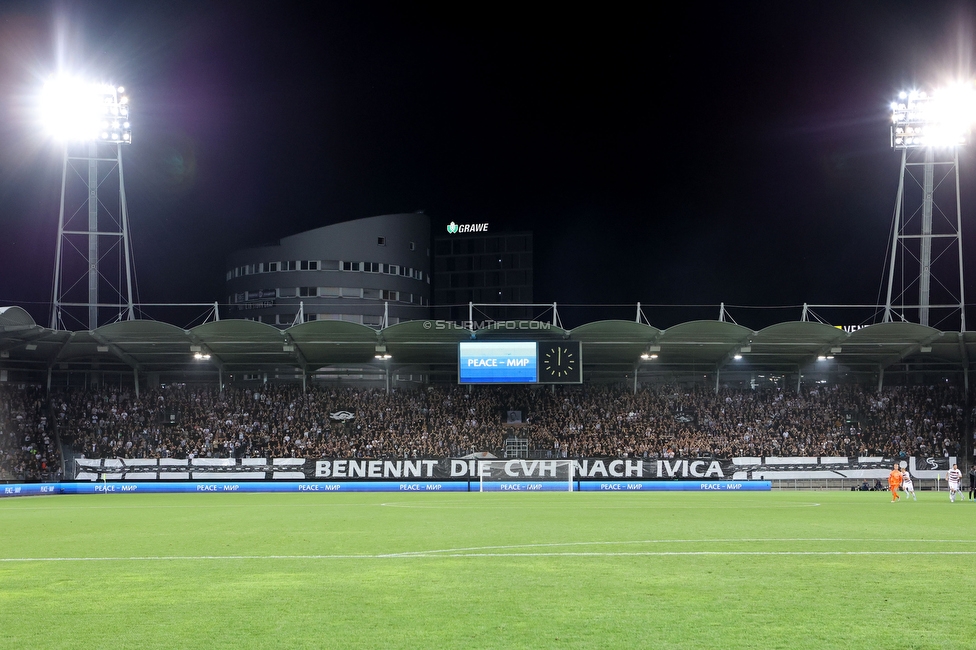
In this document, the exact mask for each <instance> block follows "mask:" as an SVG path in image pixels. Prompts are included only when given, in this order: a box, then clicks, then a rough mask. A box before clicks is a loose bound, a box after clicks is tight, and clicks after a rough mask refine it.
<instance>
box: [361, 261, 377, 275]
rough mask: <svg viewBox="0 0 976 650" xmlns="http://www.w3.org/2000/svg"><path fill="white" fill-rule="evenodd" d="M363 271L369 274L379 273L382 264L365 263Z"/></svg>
mask: <svg viewBox="0 0 976 650" xmlns="http://www.w3.org/2000/svg"><path fill="white" fill-rule="evenodd" d="M363 270H364V271H366V272H367V273H379V272H380V263H379V262H363Z"/></svg>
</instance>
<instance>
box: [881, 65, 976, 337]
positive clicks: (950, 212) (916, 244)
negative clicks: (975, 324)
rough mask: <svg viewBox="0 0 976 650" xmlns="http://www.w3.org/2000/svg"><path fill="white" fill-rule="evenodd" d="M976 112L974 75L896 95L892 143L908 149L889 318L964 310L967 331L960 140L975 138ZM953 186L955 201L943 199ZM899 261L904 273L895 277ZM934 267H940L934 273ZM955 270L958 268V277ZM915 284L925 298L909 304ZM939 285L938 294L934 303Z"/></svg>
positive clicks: (925, 318) (925, 317)
mask: <svg viewBox="0 0 976 650" xmlns="http://www.w3.org/2000/svg"><path fill="white" fill-rule="evenodd" d="M974 120H976V88H974V86H973V84H972V83H967V84H956V85H953V86H949V87H946V88H941V89H939V90H936V91H934V92H932V93H931V94H929V93H926V92H924V91H919V90H912V91H905V92H902V93H900V94H899V96H898V99H896V100H895V101H893V102H892V103H891V146H892V147H893V148H894V149H895V150H896V151H901V175H900V178H899V181H898V195H897V198H896V201H895V223H894V228H893V229H892V240H891V254H890V256H889V259H888V263H889V265H890V266H889V269H888V294H887V299H886V301H885V312H884V322H890V321H892V320H894V319H895V314H894V310H895V309H899V310H900V312H901V313H900V314H899V317H900V318H901V319H905V310H906V309H907V310H917V313H918V322H919V323H920V324H921V325H929V324H930V323H929V321H930V315H931V314H930V311H931V310H936V309H939V310H942V311H943V312H946V311H947V310H948V311H956V310H958V312H959V319H960V331H965V330H966V309H965V306H966V299H965V298H966V295H965V285H964V282H963V258H962V212H961V202H960V196H959V192H960V188H959V147H960V146H962V145H964V144H967V143H968V142H969V140H970V137H971V134H972V126H973V122H974ZM906 185H907V188H906ZM951 189H954V190H955V191H954V195H955V196H954V198H955V201H954V202H950V201H947V200H943V201H942V203H939V202H938V201H937V200H936V194H937V191H938V196H939V197H940V198H941V197H948V195H949V194H950V192H949V190H951ZM906 206H908V208H910V209H906ZM933 245H934V246H935V250H934V251H933ZM899 261H900V268H901V277H900V278H899V279H898V280H897V281H896V277H895V270H896V267H898V266H899V264H898V262H899ZM933 267H936V268H937V269H938V270H939V274H938V275H934V274H933ZM954 271H958V284H957V282H956V279H955V277H954V276H955V272H954ZM933 280H934V281H935V286H934V287H933ZM915 285H917V288H918V304H906V297H907V295H908V292H909V291H911V290H913V287H915ZM896 287H897V288H896ZM933 291H934V292H935V294H936V296H937V298H938V300H937V301H936V302H935V303H933V301H932V296H933ZM893 303H894V304H893Z"/></svg>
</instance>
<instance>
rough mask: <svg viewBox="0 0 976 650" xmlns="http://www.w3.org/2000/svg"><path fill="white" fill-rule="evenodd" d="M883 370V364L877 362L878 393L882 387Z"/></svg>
mask: <svg viewBox="0 0 976 650" xmlns="http://www.w3.org/2000/svg"><path fill="white" fill-rule="evenodd" d="M884 370H885V369H884V366H883V365H881V364H880V363H879V364H878V392H879V393H880V392H881V389H882V388H884Z"/></svg>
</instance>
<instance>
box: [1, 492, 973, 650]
mask: <svg viewBox="0 0 976 650" xmlns="http://www.w3.org/2000/svg"><path fill="white" fill-rule="evenodd" d="M974 590H976V503H974V502H970V501H966V500H964V499H963V500H961V501H957V503H955V504H950V503H949V499H948V496H947V494H946V493H945V492H942V493H934V492H927V493H923V494H920V495H919V497H918V501H917V502H913V501H909V502H904V500H903V501H902V502H900V503H895V504H892V503H889V497H888V495H887V493H877V492H771V493H770V492H767V493H718V494H714V493H706V494H702V493H663V492H656V493H649V492H645V493H613V494H610V493H572V494H568V493H535V494H526V493H518V494H513V493H504V494H499V493H492V494H478V493H471V494H467V493H464V494H450V493H443V494H430V493H422V494H399V493H393V494H334V493H333V494H311V493H305V494H188V495H181V494H171V495H132V494H124V495H123V494H110V495H95V496H52V497H32V498H12V499H2V500H0V647H2V648H18V649H19V648H85V649H91V648H107V647H112V648H139V649H142V648H206V649H208V650H210V649H214V648H888V647H897V648H899V649H909V648H939V649H940V650H947V649H950V648H973V647H976V626H974V624H973V613H972V610H971V604H970V603H969V597H970V594H972V593H973V592H974Z"/></svg>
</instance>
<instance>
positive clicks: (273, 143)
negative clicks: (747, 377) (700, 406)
mask: <svg viewBox="0 0 976 650" xmlns="http://www.w3.org/2000/svg"><path fill="white" fill-rule="evenodd" d="M675 4H679V3H675ZM680 4H681V7H683V8H681V7H673V6H668V7H667V9H664V8H663V7H665V5H660V6H659V8H657V9H651V8H649V7H650V4H646V5H644V8H636V7H635V3H627V4H626V5H624V4H613V3H593V4H591V5H578V4H571V3H559V4H556V3H554V4H551V5H546V6H545V7H544V8H543V7H541V6H535V7H534V8H526V7H527V6H530V5H529V3H516V4H502V3H453V4H450V5H446V6H441V5H440V4H433V3H411V2H343V3H329V2H322V3H314V4H313V3H300V4H293V3H289V2H278V3H269V2H260V3H257V2H256V3H246V2H187V3H182V2H139V1H129V2H100V3H79V2H71V3H61V4H46V3H42V2H9V1H8V2H5V3H3V4H0V111H2V112H3V115H4V120H3V121H2V124H0V305H3V304H17V305H21V306H24V307H25V308H27V309H28V310H29V311H30V312H31V313H32V315H33V316H34V318H35V319H36V320H37V321H38V322H39V323H42V324H46V323H47V322H48V319H49V316H48V313H49V311H48V310H49V304H50V300H51V284H52V274H53V266H54V256H55V243H56V241H55V240H56V233H57V214H58V200H59V197H60V194H59V192H60V174H61V160H60V149H59V148H58V146H57V145H55V144H53V143H50V142H45V141H44V140H43V139H42V138H40V137H39V136H38V135H37V129H36V126H35V125H34V124H32V122H31V118H30V116H29V115H28V113H27V111H26V110H25V107H27V106H29V100H30V97H31V95H32V93H34V92H36V90H37V89H38V88H39V87H40V85H41V83H42V82H43V79H44V78H46V77H47V76H48V75H49V74H50V73H52V72H54V71H56V70H57V69H58V66H59V64H60V65H61V66H62V67H63V68H64V69H66V70H69V71H72V72H75V73H81V74H89V75H94V76H98V77H103V78H111V80H113V81H114V82H115V83H117V84H124V85H125V86H126V88H127V90H128V94H129V95H130V97H131V102H132V110H133V120H132V121H133V140H134V144H133V145H132V146H130V147H128V148H127V149H126V150H125V152H124V154H123V155H124V161H125V178H126V181H125V184H126V193H127V196H128V207H129V215H130V223H131V236H132V242H133V249H134V257H135V263H136V270H137V276H138V291H139V300H140V301H142V302H212V301H214V300H219V301H223V300H225V295H226V291H225V290H224V272H225V270H226V269H225V262H224V260H225V257H226V254H227V253H228V252H230V251H232V250H234V249H237V248H240V247H245V246H254V245H260V244H264V243H268V242H272V241H275V240H277V239H279V238H281V237H284V236H287V235H291V234H295V233H297V232H301V231H303V230H308V229H311V228H316V227H319V226H323V225H328V224H331V223H336V222H339V221H346V220H349V219H355V218H359V217H367V216H373V215H379V214H389V213H396V212H413V211H416V210H423V211H424V212H426V213H427V214H428V215H430V217H431V219H432V224H433V228H434V231H435V232H436V233H440V232H441V231H442V230H443V228H444V225H445V224H446V223H447V222H449V221H452V220H453V221H457V222H459V223H469V222H485V221H487V222H489V223H490V224H491V229H492V230H505V229H510V230H518V229H531V230H533V231H534V233H535V278H536V280H535V296H536V300H538V301H539V302H552V301H556V302H559V303H560V304H565V305H567V310H568V311H567V312H566V313H567V314H572V317H571V320H572V321H575V322H569V323H566V324H567V325H574V324H579V322H581V321H585V320H596V319H599V318H605V317H608V316H618V317H625V318H633V315H634V308H633V305H634V304H635V303H636V302H638V301H640V302H642V303H644V304H652V305H709V307H707V308H704V310H697V311H696V310H693V309H684V310H682V309H676V308H672V307H651V308H649V316H650V319H651V322H652V324H655V325H658V326H661V327H665V326H668V325H671V324H674V322H680V321H681V320H690V319H692V318H696V317H707V318H715V317H716V316H717V315H718V309H717V305H718V303H719V302H723V301H724V302H725V303H729V304H733V305H749V306H786V305H800V304H802V303H804V302H809V303H821V304H823V303H842V304H852V303H870V304H876V303H877V302H878V301H879V300H880V301H882V302H883V300H884V296H883V293H880V292H881V289H882V280H883V278H882V275H883V264H884V259H885V253H886V250H887V248H888V246H889V239H888V237H889V230H890V227H891V220H892V212H893V209H894V203H895V191H896V187H897V183H898V169H899V167H898V164H899V155H898V154H897V153H896V152H894V151H892V150H891V148H890V146H889V134H888V108H887V106H888V103H889V102H890V100H891V99H892V98H893V97H894V96H895V94H896V93H897V92H898V91H899V90H901V89H903V88H906V87H911V86H913V85H916V84H925V83H936V82H938V81H940V80H942V79H944V78H945V77H947V76H949V75H962V76H963V78H970V77H971V76H972V75H971V72H972V71H974V70H976V68H972V69H971V63H972V60H973V54H974V50H973V48H974V40H973V32H974V29H976V14H974V13H973V12H972V11H969V10H967V9H966V7H967V6H968V5H966V4H963V3H947V2H936V1H927V2H898V1H896V0H885V1H881V2H836V3H834V2H818V3H803V4H804V5H808V6H802V7H794V6H791V5H793V4H794V3H784V2H770V3H716V4H715V6H714V7H710V6H709V3H680ZM961 170H962V176H963V213H964V223H963V232H964V233H969V234H971V233H974V232H976V220H974V215H976V191H974V187H976V161H974V160H973V151H972V150H971V149H970V150H968V151H965V152H964V153H963V156H962V160H961ZM968 236H969V235H967V238H968ZM966 246H967V247H968V248H966V250H967V251H968V252H969V253H970V254H967V261H966V264H967V267H968V270H967V275H968V276H973V275H974V274H976V258H974V255H976V248H974V247H973V246H972V245H970V244H967V245H966ZM969 283H970V284H971V285H972V286H973V287H974V288H976V285H973V284H972V277H971V278H970V280H969ZM571 304H600V305H621V304H626V305H630V306H629V307H626V308H621V309H614V308H610V307H606V308H600V309H595V308H590V309H578V310H576V311H575V312H574V311H572V310H569V307H568V305H571ZM713 306H714V307H713ZM738 313H739V314H740V316H739V318H738V319H737V320H738V322H740V323H741V324H744V325H747V326H750V327H754V328H758V327H760V326H762V325H764V324H768V321H769V319H770V318H772V320H789V319H797V318H799V309H798V308H797V309H792V310H780V311H779V312H777V314H778V315H776V316H774V317H770V316H768V315H759V312H752V311H749V310H744V311H740V312H738ZM176 324H180V325H182V323H176ZM838 324H841V323H838Z"/></svg>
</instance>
